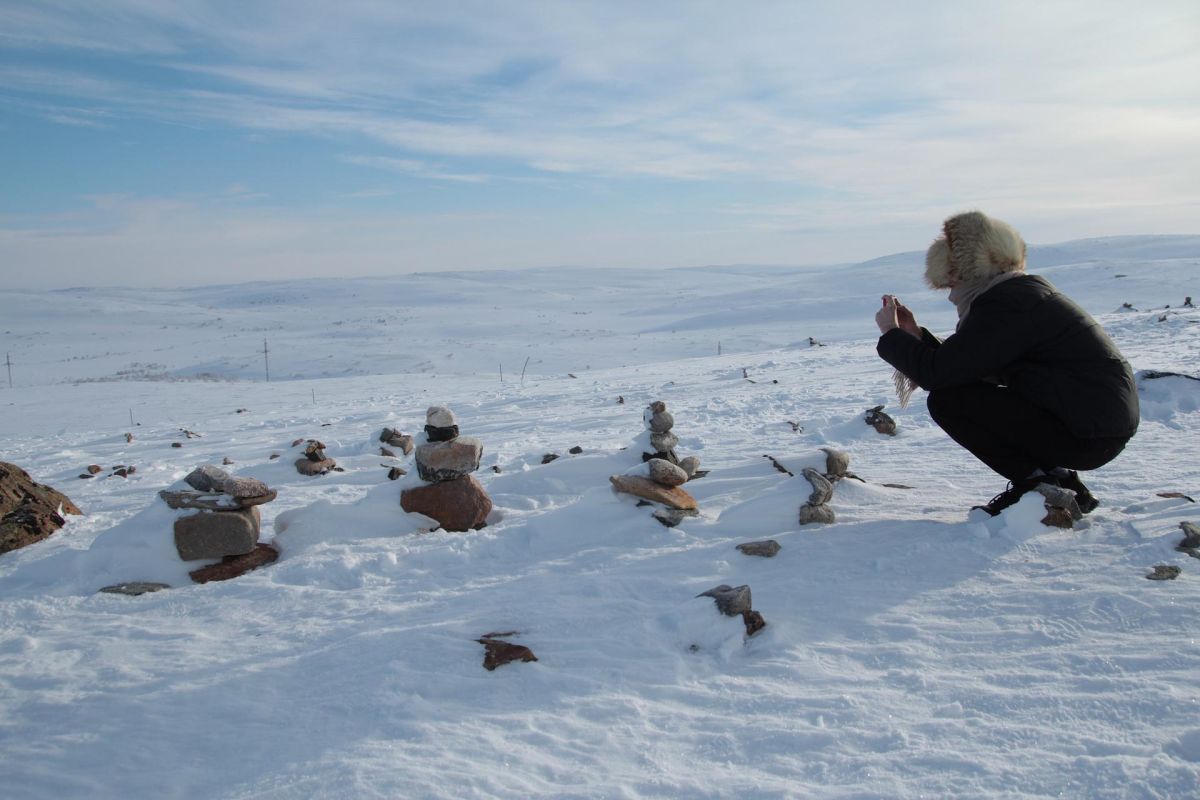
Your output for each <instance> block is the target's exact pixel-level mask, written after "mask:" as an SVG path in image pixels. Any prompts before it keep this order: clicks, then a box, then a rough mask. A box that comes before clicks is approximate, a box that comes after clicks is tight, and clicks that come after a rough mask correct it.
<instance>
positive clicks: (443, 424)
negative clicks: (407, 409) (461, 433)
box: [425, 406, 458, 428]
mask: <svg viewBox="0 0 1200 800" xmlns="http://www.w3.org/2000/svg"><path fill="white" fill-rule="evenodd" d="M425 424H426V425H428V426H430V427H432V428H449V427H450V426H451V425H457V424H458V420H457V419H455V418H454V412H453V411H451V410H450V409H448V408H446V407H445V406H430V407H429V408H428V410H426V412H425Z"/></svg>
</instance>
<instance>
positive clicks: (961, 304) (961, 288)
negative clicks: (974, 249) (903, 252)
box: [892, 272, 1025, 408]
mask: <svg viewBox="0 0 1200 800" xmlns="http://www.w3.org/2000/svg"><path fill="white" fill-rule="evenodd" d="M1024 274H1025V273H1024V272H1001V273H1000V274H999V275H992V276H990V277H988V278H986V279H985V280H981V281H975V282H974V283H960V284H958V285H956V286H954V287H952V288H951V289H950V297H949V298H947V299H949V301H950V302H951V303H953V304H954V307H955V308H957V309H958V324H957V325H955V326H954V330H956V331H957V330H959V329H960V328H961V327H962V324H963V320H965V319H966V318H967V315H968V314H970V313H971V304H972V303H974V302H975V299H976V298H977V297H979V296H980V295H982V294H983V293H984V292H986V291H987V290H988V289H991V288H992V287H994V286H996V285H997V284H1000V283H1004V281H1007V280H1009V279H1011V278H1019V277H1021V276H1022V275H1024ZM892 383H894V384H895V385H896V397H897V398H899V400H900V407H901V408H908V402H909V400H911V399H912V394H913V392H914V391H915V390H916V388H917V382H916V381H914V380H913V379H912V378H910V377H908V376H907V375H905V374H904V373H903V372H901V371H900V370H898V369H897V370H892Z"/></svg>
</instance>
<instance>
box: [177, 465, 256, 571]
mask: <svg viewBox="0 0 1200 800" xmlns="http://www.w3.org/2000/svg"><path fill="white" fill-rule="evenodd" d="M184 481H185V482H186V483H187V484H188V486H190V487H191V490H178V491H171V490H163V491H161V492H159V493H158V496H159V497H161V498H162V500H163V502H165V503H166V504H167V505H168V506H170V507H171V508H174V509H194V510H195V511H196V513H194V514H189V515H187V516H183V517H180V518H179V519H177V520H175V549H176V550H178V551H179V557H180V558H181V559H183V560H184V561H199V560H202V559H216V558H226V557H227V556H241V555H245V554H247V553H250V552H251V551H253V550H254V549H255V548H256V547H257V546H258V536H259V533H260V531H261V526H262V515H261V513H260V512H259V508H258V507H259V506H260V505H262V504H264V503H269V502H271V501H272V500H274V499H275V497H276V492H275V491H274V490H273V489H271V488H270V487H268V486H267V485H266V484H265V483H263V482H262V481H260V480H257V479H255V478H235V477H231V476H230V475H228V474H227V473H226V472H225V471H224V470H222V469H221V468H220V467H216V466H213V465H211V464H205V465H204V466H201V467H197V468H196V469H194V470H192V472H191V473H190V474H189V475H188V476H187V477H186V478H184Z"/></svg>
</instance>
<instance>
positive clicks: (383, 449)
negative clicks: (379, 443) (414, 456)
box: [379, 447, 396, 458]
mask: <svg viewBox="0 0 1200 800" xmlns="http://www.w3.org/2000/svg"><path fill="white" fill-rule="evenodd" d="M379 455H381V456H383V457H384V458H395V457H396V454H395V453H393V452H392V451H391V450H388V449H387V448H386V447H381V448H379Z"/></svg>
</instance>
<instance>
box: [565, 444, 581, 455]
mask: <svg viewBox="0 0 1200 800" xmlns="http://www.w3.org/2000/svg"><path fill="white" fill-rule="evenodd" d="M567 452H568V453H570V454H571V455H573V456H577V455H579V454H580V453H582V452H583V448H582V447H580V446H579V445H575V446H574V447H572V448H571V449H570V450H568V451H567Z"/></svg>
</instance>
